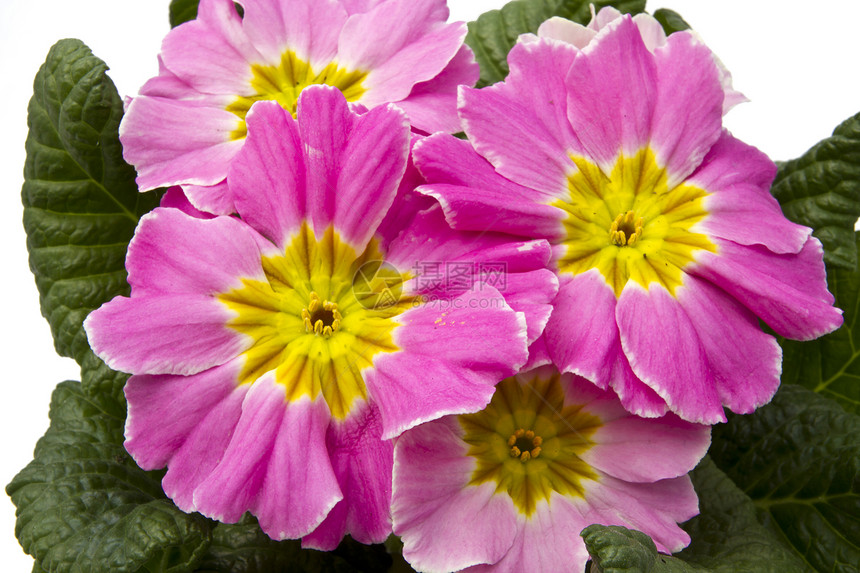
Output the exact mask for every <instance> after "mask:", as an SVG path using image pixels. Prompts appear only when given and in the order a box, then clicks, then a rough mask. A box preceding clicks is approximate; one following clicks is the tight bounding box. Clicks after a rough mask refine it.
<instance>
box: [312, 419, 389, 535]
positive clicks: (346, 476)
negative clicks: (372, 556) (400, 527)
mask: <svg viewBox="0 0 860 573" xmlns="http://www.w3.org/2000/svg"><path fill="white" fill-rule="evenodd" d="M326 444H327V445H328V451H329V454H330V456H331V464H332V467H333V468H334V473H335V475H336V476H337V482H338V485H339V486H340V489H341V492H342V493H343V499H342V500H341V501H339V502H338V503H337V505H335V506H334V508H332V510H331V512H329V514H328V516H327V517H326V519H325V520H324V521H323V522H322V523H321V524H320V525H319V527H317V528H316V529H315V530H314V531H313V532H312V533H311V534H310V535H306V536H305V537H303V538H302V547H312V548H314V549H321V550H323V551H331V550H333V549H335V548H336V547H337V546H338V544H339V543H340V542H341V540H342V539H343V536H344V535H345V534H349V535H350V536H352V538H353V539H355V540H356V541H359V542H360V543H368V544H370V543H382V542H383V541H385V539H386V538H387V537H388V536H389V534H390V533H391V517H390V513H391V473H392V471H393V468H394V443H393V442H392V441H391V440H383V439H382V422H381V420H380V417H379V410H378V409H377V408H376V407H375V406H373V405H371V404H365V405H364V406H362V407H354V408H353V411H352V412H351V413H350V415H349V417H348V418H347V419H346V420H343V421H338V420H333V421H332V423H331V425H330V426H329V428H328V433H327V436H326Z"/></svg>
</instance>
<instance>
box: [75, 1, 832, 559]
mask: <svg viewBox="0 0 860 573" xmlns="http://www.w3.org/2000/svg"><path fill="white" fill-rule="evenodd" d="M240 4H241V9H242V12H241V14H240V13H239V12H238V11H237V8H236V5H235V4H234V3H233V2H232V0H202V1H201V2H200V7H199V13H198V17H197V19H196V20H193V21H191V22H188V23H186V24H183V25H181V26H178V27H177V28H175V29H174V30H172V31H171V32H170V33H169V34H168V36H167V37H166V39H165V40H164V44H163V50H162V53H161V55H160V64H161V68H160V73H159V75H158V76H157V77H155V78H153V79H152V80H150V81H149V82H147V84H146V85H144V86H143V88H142V89H141V92H140V95H138V96H137V97H135V98H133V99H132V100H131V102H130V104H129V105H128V109H127V114H126V116H125V118H124V120H123V123H122V125H121V128H120V137H121V140H122V143H123V146H124V154H125V157H126V159H127V160H128V161H129V162H130V163H132V164H133V165H134V166H135V168H136V169H137V172H138V184H139V186H140V188H141V190H142V191H147V190H150V189H154V188H156V187H164V186H172V188H171V189H170V190H169V191H168V193H167V194H166V195H165V196H164V199H163V201H162V204H161V206H160V207H159V208H157V209H155V210H154V211H153V212H151V213H150V214H148V215H146V216H145V217H144V218H143V219H142V220H141V222H140V224H139V226H138V228H137V230H136V232H135V236H134V238H133V240H132V242H131V244H130V246H129V250H128V255H127V260H126V267H127V270H128V281H129V284H130V285H131V294H130V296H128V297H117V298H115V299H114V300H112V301H110V302H109V303H107V304H105V305H104V306H103V307H102V308H100V309H98V310H97V311H95V312H93V313H92V314H91V315H90V316H89V318H88V319H87V321H86V323H85V327H86V330H87V333H88V336H89V340H90V344H91V346H92V348H93V350H94V351H95V352H96V353H97V354H98V355H99V356H100V357H101V358H102V359H103V360H104V361H105V362H106V363H107V364H108V365H109V366H111V367H112V368H114V369H117V370H121V371H124V372H129V373H131V374H132V376H131V378H130V379H129V381H128V383H127V385H126V388H125V394H126V398H127V400H128V418H127V422H126V430H125V436H126V441H125V446H126V448H127V450H128V451H129V452H130V453H131V455H132V456H133V457H134V459H135V460H136V461H137V462H138V464H139V465H140V466H141V467H143V468H144V469H158V468H164V467H166V468H167V471H166V473H165V475H164V479H163V487H164V491H165V492H166V494H167V495H168V496H169V497H170V498H171V499H172V500H173V501H174V502H175V503H176V505H177V506H178V507H180V508H181V509H183V510H185V511H189V512H190V511H199V512H201V513H203V514H204V515H206V516H209V517H212V518H214V519H217V520H220V521H224V522H228V523H234V522H237V521H238V520H239V519H240V518H241V517H242V515H243V514H244V513H245V512H251V513H252V514H253V515H255V516H256V517H257V519H258V520H259V524H260V526H261V528H262V529H263V531H265V532H266V533H267V534H268V535H269V536H271V537H272V538H275V539H286V538H291V539H301V540H302V544H303V545H304V546H306V547H313V548H317V549H324V550H328V549H334V548H335V547H336V546H337V545H338V544H339V543H340V541H341V540H342V538H343V537H344V536H345V535H347V534H349V535H351V536H352V537H354V538H355V539H357V540H358V541H361V542H364V543H379V542H382V541H384V540H385V539H386V538H387V537H388V536H389V535H390V534H391V533H392V532H394V533H396V534H397V535H399V536H401V537H402V540H403V543H404V551H403V554H404V557H406V559H407V560H408V561H409V562H410V563H411V564H412V565H413V566H415V567H416V568H417V569H419V570H424V571H451V570H460V569H465V568H469V570H470V571H471V570H476V571H479V570H481V571H482V570H485V569H486V570H490V569H492V570H498V571H517V570H523V568H524V565H523V564H524V563H528V564H529V565H528V570H530V571H547V572H550V571H560V570H581V569H582V566H583V565H584V563H585V561H586V560H587V558H588V556H587V553H586V551H585V548H584V545H583V544H582V542H581V540H580V539H579V536H578V534H579V532H580V531H581V530H582V529H583V528H584V527H586V526H588V525H590V524H592V523H600V524H607V525H625V526H628V527H632V528H635V529H639V530H641V531H644V532H645V533H647V534H648V535H650V536H651V537H652V538H653V539H654V541H655V543H656V544H657V546H658V548H659V549H660V550H662V551H665V552H673V551H678V550H680V549H681V548H683V547H685V546H686V545H687V543H689V537H688V536H687V534H686V533H685V532H684V531H683V530H682V529H681V528H680V527H679V525H678V524H679V523H681V522H683V521H686V520H687V519H689V518H691V517H692V516H694V515H695V514H696V513H697V499H696V494H695V492H694V491H693V488H692V485H691V482H690V479H689V477H688V476H687V473H688V472H689V471H690V470H691V469H692V468H693V467H695V466H696V464H697V463H698V461H699V460H700V459H701V458H702V456H703V455H704V454H705V452H706V451H707V448H708V446H709V442H710V426H709V425H710V424H714V423H717V422H720V421H724V420H725V415H724V411H723V408H724V407H727V408H729V409H730V410H732V411H735V412H739V413H746V412H750V411H752V410H753V409H755V408H756V407H758V406H761V405H762V404H764V403H766V402H767V401H769V400H770V398H771V397H772V396H773V394H774V392H775V391H776V388H777V385H778V383H779V375H780V369H781V352H780V348H779V346H778V345H777V344H776V341H775V340H774V337H773V336H771V335H770V334H767V333H765V332H763V331H762V330H761V328H760V327H759V320H762V321H764V322H765V323H767V325H768V326H769V327H770V328H771V329H773V331H775V332H776V333H777V334H779V335H781V336H785V337H789V338H797V339H809V338H814V337H817V336H820V335H822V334H824V333H826V332H830V331H832V330H833V329H835V328H837V327H838V326H839V325H840V324H841V313H840V311H839V310H837V309H835V308H833V297H832V296H831V295H830V293H829V292H828V291H827V288H826V282H825V277H824V266H823V263H822V249H821V245H820V243H819V242H818V241H817V240H816V239H815V238H813V237H812V236H811V235H810V230H809V229H808V228H805V227H801V226H798V225H795V224H793V223H791V222H789V221H788V220H786V219H785V218H784V217H783V215H782V213H781V211H780V208H779V206H778V204H777V203H776V201H775V200H774V199H773V198H772V197H771V196H770V194H769V193H768V186H769V185H770V182H771V180H772V179H773V177H774V173H775V166H774V164H773V163H772V162H771V161H770V160H769V159H768V158H767V157H766V156H764V155H763V154H762V153H760V152H759V151H757V150H756V149H754V148H752V147H750V146H748V145H745V144H744V143H742V142H740V141H738V140H736V139H735V138H733V137H732V136H731V135H730V134H729V133H728V132H727V131H725V130H724V129H723V128H722V116H723V114H724V113H726V112H727V111H728V110H729V109H730V108H731V107H732V106H733V105H735V104H736V103H738V102H740V101H742V100H743V96H742V95H740V94H739V93H738V92H736V91H734V89H733V88H732V86H731V78H730V76H729V74H728V72H727V71H726V70H725V68H724V67H723V66H722V64H721V63H720V62H719V60H717V59H716V57H715V56H714V55H713V54H712V53H711V52H710V51H709V50H708V49H707V48H706V47H705V46H704V45H703V44H702V42H701V41H700V40H699V39H698V38H697V37H696V36H695V35H694V34H693V33H691V32H678V33H674V34H672V35H670V36H668V37H667V36H666V35H665V34H664V32H663V30H662V28H661V27H660V25H659V24H658V23H657V22H656V20H654V19H653V18H651V17H650V16H647V15H639V16H636V17H635V18H631V17H630V16H625V15H622V14H620V13H618V12H617V11H615V10H614V9H611V8H605V9H603V10H601V11H600V12H599V13H597V14H595V15H594V16H593V19H592V22H591V23H590V24H589V25H588V26H587V27H586V26H581V25H579V24H575V23H572V22H569V21H566V20H561V19H558V18H554V19H552V20H549V21H548V22H546V23H544V24H543V25H542V26H541V27H540V29H539V31H538V33H537V34H536V35H532V34H526V35H523V36H521V37H520V38H519V40H518V42H517V44H516V45H515V46H514V48H513V50H512V51H511V52H510V54H509V56H508V61H509V65H510V75H509V76H508V77H507V78H506V79H505V81H503V82H500V83H498V84H495V85H492V86H489V87H486V88H483V89H472V88H471V87H470V86H472V85H474V83H475V82H476V80H477V74H478V69H477V64H476V63H475V61H474V57H473V55H472V53H471V51H470V50H469V48H468V47H466V46H465V45H464V44H463V40H464V37H465V32H466V30H465V26H464V25H463V24H462V23H456V24H449V23H447V22H446V20H447V17H448V11H447V7H446V5H445V1H444V0H421V1H415V0H326V1H320V0H242V1H241V2H240ZM461 130H462V131H464V132H465V133H466V136H467V139H466V140H463V139H458V138H456V137H454V136H453V135H451V133H454V132H458V131H461ZM431 134H432V135H431Z"/></svg>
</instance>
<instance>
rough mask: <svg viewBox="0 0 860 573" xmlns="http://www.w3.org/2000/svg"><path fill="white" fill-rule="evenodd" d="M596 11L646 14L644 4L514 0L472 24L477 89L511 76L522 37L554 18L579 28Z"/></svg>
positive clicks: (633, 0)
mask: <svg viewBox="0 0 860 573" xmlns="http://www.w3.org/2000/svg"><path fill="white" fill-rule="evenodd" d="M592 4H593V5H594V9H595V11H599V10H600V9H601V8H603V7H604V6H615V7H616V8H617V9H618V10H620V11H621V12H629V13H631V14H636V13H639V12H642V11H643V10H645V0H594V1H590V0H514V1H513V2H509V3H507V4H505V6H504V7H502V9H501V10H490V11H489V12H485V13H484V14H481V15H480V16H479V17H478V19H477V20H475V21H474V22H469V34H468V35H467V36H466V43H467V44H468V45H469V47H471V48H472V50H473V51H474V52H475V58H476V59H477V60H478V64H480V66H481V79H480V80H479V81H478V86H477V87H483V86H487V85H490V84H494V83H496V82H498V81H501V80H503V79H505V76H507V75H508V61H507V58H508V52H510V51H511V48H512V47H513V46H514V44H515V43H516V41H517V37H519V35H520V34H525V33H528V32H531V33H535V32H537V29H538V26H540V25H541V23H543V22H544V21H545V20H548V19H550V18H552V17H553V16H561V17H562V18H567V19H568V20H573V21H574V22H579V23H580V24H587V23H588V22H589V20H591V9H590V5H592Z"/></svg>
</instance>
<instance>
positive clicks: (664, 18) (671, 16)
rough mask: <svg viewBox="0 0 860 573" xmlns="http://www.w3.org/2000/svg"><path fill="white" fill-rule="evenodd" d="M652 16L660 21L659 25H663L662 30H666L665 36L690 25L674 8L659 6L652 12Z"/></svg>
mask: <svg viewBox="0 0 860 573" xmlns="http://www.w3.org/2000/svg"><path fill="white" fill-rule="evenodd" d="M654 18H656V19H657V21H658V22H660V25H661V26H663V31H664V32H666V35H667V36H668V35H669V34H674V33H675V32H682V31H684V30H689V29H690V25H689V24H687V21H686V20H684V19H683V18H681V15H680V14H678V13H677V12H675V11H674V10H669V9H667V8H660V9H659V10H657V11H656V12H654Z"/></svg>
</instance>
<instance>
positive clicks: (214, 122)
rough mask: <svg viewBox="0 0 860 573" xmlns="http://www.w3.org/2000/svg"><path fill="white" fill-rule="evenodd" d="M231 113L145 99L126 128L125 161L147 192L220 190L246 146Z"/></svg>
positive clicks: (125, 121) (132, 112)
mask: <svg viewBox="0 0 860 573" xmlns="http://www.w3.org/2000/svg"><path fill="white" fill-rule="evenodd" d="M238 125H239V120H238V118H237V117H236V116H235V115H233V114H232V113H230V112H228V111H226V110H225V109H220V108H218V107H214V106H209V105H206V106H201V105H193V104H190V103H187V102H184V101H173V100H168V99H164V98H153V97H146V96H139V97H136V98H134V100H132V102H131V104H130V105H129V108H128V111H127V113H126V115H125V117H124V118H123V121H122V123H121V124H120V130H119V135H120V140H121V141H122V145H123V157H125V160H126V161H128V162H129V163H131V164H132V165H134V166H135V167H136V168H137V173H138V176H137V184H138V186H139V187H140V190H141V191H148V190H150V189H155V188H157V187H169V186H171V185H179V184H193V185H215V184H217V183H220V182H221V181H223V180H224V177H226V175H227V165H229V164H230V161H231V160H232V159H233V157H234V156H235V155H236V153H237V152H238V151H239V149H240V148H241V146H242V140H233V139H231V138H230V133H231V132H232V131H233V130H235V129H236V127H238Z"/></svg>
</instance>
